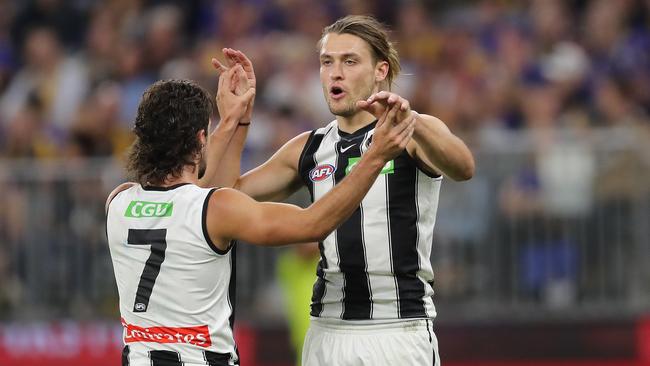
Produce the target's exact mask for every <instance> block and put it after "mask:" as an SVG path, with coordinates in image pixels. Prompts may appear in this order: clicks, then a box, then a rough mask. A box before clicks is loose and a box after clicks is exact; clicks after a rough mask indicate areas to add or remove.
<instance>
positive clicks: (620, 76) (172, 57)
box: [0, 0, 650, 158]
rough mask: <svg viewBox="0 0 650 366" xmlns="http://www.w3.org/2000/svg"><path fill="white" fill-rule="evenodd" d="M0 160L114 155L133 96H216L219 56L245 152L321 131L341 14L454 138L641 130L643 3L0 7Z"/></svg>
mask: <svg viewBox="0 0 650 366" xmlns="http://www.w3.org/2000/svg"><path fill="white" fill-rule="evenodd" d="M0 7H1V8H2V12H1V13H0V156H2V157H37V158H49V157H69V156H110V155H115V156H119V155H120V154H122V153H123V152H124V150H125V148H126V147H128V145H129V143H130V141H131V135H130V128H131V125H132V121H133V119H134V115H135V112H136V108H137V104H138V101H139V98H140V96H141V94H142V92H143V90H144V89H145V88H146V87H147V86H148V85H149V84H151V83H152V82H153V81H155V80H158V79H166V78H190V79H195V80H198V81H199V82H200V83H201V84H202V85H203V86H205V87H206V89H208V90H210V91H212V92H214V91H215V88H216V84H217V83H216V79H217V77H216V74H215V72H214V70H213V69H212V67H211V65H210V59H211V57H213V56H220V49H221V48H222V47H224V46H226V47H232V48H238V49H241V50H243V51H244V52H245V53H247V54H248V55H249V56H250V58H251V59H252V61H253V63H254V65H255V67H256V72H257V76H258V80H259V82H258V86H259V90H258V93H257V102H256V112H255V122H256V124H255V126H254V128H253V129H252V132H251V137H250V140H249V141H248V148H249V151H250V152H253V153H255V152H258V151H263V152H265V153H266V152H268V151H273V150H274V149H276V148H277V147H278V146H280V145H281V144H283V143H284V142H285V141H287V140H288V139H289V138H290V137H292V136H294V135H296V134H297V133H299V132H302V131H304V130H307V129H311V128H314V127H317V126H321V125H323V124H324V123H325V122H327V121H329V120H331V119H332V116H331V115H330V114H329V111H328V110H327V108H326V105H325V103H324V101H323V97H322V91H321V86H320V83H319V79H318V61H317V53H316V52H317V51H316V46H315V45H316V41H317V40H318V39H319V37H320V33H321V30H322V27H323V26H325V25H327V24H330V23H331V22H332V21H334V20H335V19H337V18H338V17H340V16H342V15H345V14H352V13H354V14H359V13H366V14H374V15H375V16H377V17H378V18H379V19H380V20H382V21H383V22H385V23H386V24H388V25H389V26H390V27H391V29H392V34H391V38H392V39H393V40H394V41H395V42H396V43H397V47H398V50H399V52H400V55H401V59H402V63H403V68H404V73H403V75H402V77H400V78H399V79H398V80H397V86H396V90H397V91H398V92H400V93H401V94H403V95H404V96H405V97H407V98H408V99H409V100H410V101H411V102H412V105H413V107H414V108H415V109H416V110H419V111H422V112H427V113H431V114H433V115H436V116H438V117H440V118H441V119H442V120H444V121H445V122H446V123H447V124H449V125H450V126H451V127H452V129H453V130H455V131H457V132H459V133H465V134H467V135H470V136H472V135H476V134H477V133H478V131H480V130H482V129H485V128H497V129H506V130H508V129H514V130H517V129H535V128H538V127H544V126H549V125H550V126H557V125H567V124H569V125H581V126H586V127H591V126H612V125H625V124H647V123H646V122H645V121H646V119H647V113H648V111H650V27H649V22H650V2H648V1H644V0H620V1H608V0H593V1H586V0H571V1H562V0H533V1H514V0H512V1H508V0H500V1H496V0H492V1H415V0H408V1H407V0H403V1H388V0H375V1H361V0H339V1H326V2H324V1H311V0H277V1H262V0H246V1H229V0H222V1H207V0H190V1H162V0H161V1H155V0H151V1H146V0H135V1H127V0H106V1H96V0H29V1H12V0H0Z"/></svg>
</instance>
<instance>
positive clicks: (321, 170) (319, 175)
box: [309, 164, 336, 182]
mask: <svg viewBox="0 0 650 366" xmlns="http://www.w3.org/2000/svg"><path fill="white" fill-rule="evenodd" d="M335 171H336V168H335V167H334V166H333V165H331V164H323V165H319V166H317V167H315V168H314V169H312V170H311V171H310V172H309V179H311V181H312V182H320V181H324V180H325V179H327V178H329V177H330V176H331V175H332V174H334V172H335Z"/></svg>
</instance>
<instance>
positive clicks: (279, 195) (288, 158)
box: [233, 132, 310, 201]
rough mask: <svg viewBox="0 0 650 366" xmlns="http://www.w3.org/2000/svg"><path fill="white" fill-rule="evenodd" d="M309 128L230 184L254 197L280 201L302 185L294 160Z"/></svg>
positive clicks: (305, 140)
mask: <svg viewBox="0 0 650 366" xmlns="http://www.w3.org/2000/svg"><path fill="white" fill-rule="evenodd" d="M309 134H310V133H309V132H304V133H302V134H300V135H298V136H296V137H294V138H293V139H291V140H289V142H287V143H286V144H284V146H282V147H281V148H280V149H279V150H278V151H277V152H276V153H275V154H273V156H271V157H270V158H269V160H267V161H266V162H265V163H264V164H262V165H260V166H258V167H257V168H254V169H252V170H251V171H249V172H247V173H246V174H244V175H243V176H240V177H239V178H238V179H237V180H236V181H235V184H234V186H233V188H235V189H237V190H239V191H241V192H244V193H246V194H247V195H249V196H250V197H253V198H254V199H256V200H258V201H282V200H284V199H285V198H287V197H289V196H290V195H291V194H293V193H294V192H296V191H297V190H298V189H299V188H300V187H301V186H302V185H303V183H302V181H301V179H300V174H299V171H298V160H299V159H300V154H301V152H302V150H303V148H304V147H305V144H306V143H307V139H308V138H309Z"/></svg>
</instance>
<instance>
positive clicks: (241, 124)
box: [237, 122, 251, 126]
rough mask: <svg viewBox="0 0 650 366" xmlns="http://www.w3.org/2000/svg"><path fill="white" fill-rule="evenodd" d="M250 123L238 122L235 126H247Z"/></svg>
mask: <svg viewBox="0 0 650 366" xmlns="http://www.w3.org/2000/svg"><path fill="white" fill-rule="evenodd" d="M250 124H251V123H250V122H246V123H242V122H239V123H237V126H248V125H250Z"/></svg>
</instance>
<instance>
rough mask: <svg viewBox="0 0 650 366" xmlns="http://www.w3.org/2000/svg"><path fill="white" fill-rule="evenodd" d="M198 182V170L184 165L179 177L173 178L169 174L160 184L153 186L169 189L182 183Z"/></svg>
mask: <svg viewBox="0 0 650 366" xmlns="http://www.w3.org/2000/svg"><path fill="white" fill-rule="evenodd" d="M198 181H199V174H198V169H197V168H196V167H195V166H193V165H186V166H185V167H184V168H183V170H182V171H181V175H180V176H178V177H174V176H172V175H171V174H170V175H168V176H167V178H165V181H164V182H162V183H160V184H155V186H157V187H171V186H176V185H179V184H183V183H191V184H197V183H198Z"/></svg>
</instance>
